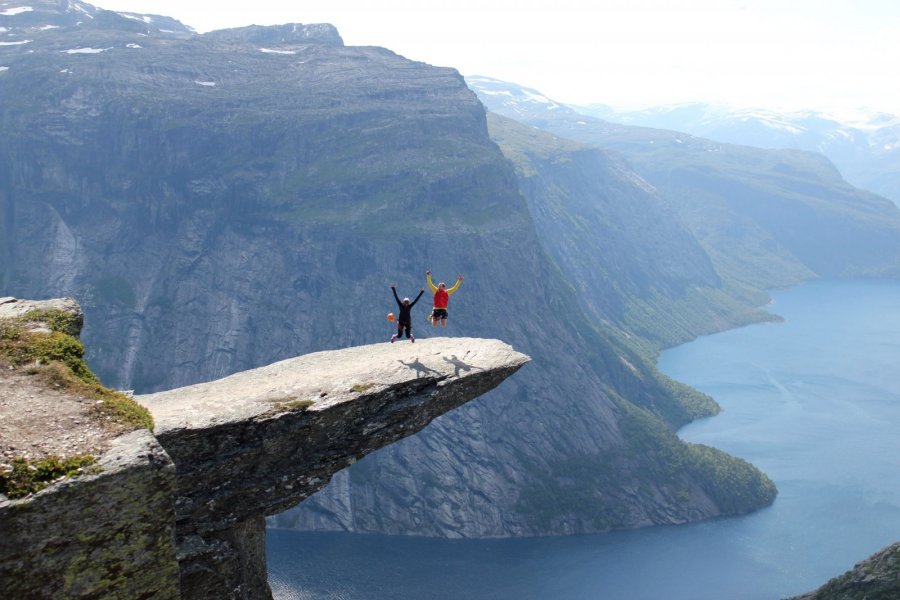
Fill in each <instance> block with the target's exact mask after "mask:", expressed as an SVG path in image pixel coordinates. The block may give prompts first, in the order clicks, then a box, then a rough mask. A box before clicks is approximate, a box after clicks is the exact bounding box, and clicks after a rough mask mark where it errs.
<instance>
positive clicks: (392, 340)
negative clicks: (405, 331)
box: [391, 333, 397, 344]
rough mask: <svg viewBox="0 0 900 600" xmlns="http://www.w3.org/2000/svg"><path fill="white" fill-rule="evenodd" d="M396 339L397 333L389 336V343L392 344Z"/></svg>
mask: <svg viewBox="0 0 900 600" xmlns="http://www.w3.org/2000/svg"><path fill="white" fill-rule="evenodd" d="M396 340H397V334H396V333H395V334H394V335H392V336H391V343H392V344H393V343H394V342H395V341H396Z"/></svg>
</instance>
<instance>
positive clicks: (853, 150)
mask: <svg viewBox="0 0 900 600" xmlns="http://www.w3.org/2000/svg"><path fill="white" fill-rule="evenodd" d="M573 108H574V109H575V110H577V111H579V112H583V113H585V114H587V115H591V116H594V117H599V118H601V119H605V120H607V121H612V122H615V123H622V124H625V125H636V126H641V127H652V128H656V129H668V130H674V131H682V132H684V133H689V134H691V135H695V136H697V137H703V138H707V139H710V140H715V141H718V142H726V143H730V144H741V145H745V146H755V147H758V148H772V149H795V150H807V151H809V152H817V153H820V154H823V155H825V156H826V157H827V158H828V159H829V160H831V161H832V162H833V163H834V164H835V166H837V167H838V169H839V170H840V172H841V174H842V175H843V176H844V177H845V178H846V179H847V181H848V182H850V183H851V184H853V185H854V186H856V187H859V188H862V189H865V190H869V191H871V192H874V193H876V194H878V195H880V196H884V197H885V198H888V199H890V200H892V201H893V202H894V203H895V204H900V116H898V115H891V114H886V113H882V112H876V111H869V110H864V109H859V110H855V111H842V112H823V111H801V112H776V111H772V110H764V109H746V108H745V109H738V108H732V107H729V106H727V105H712V104H702V103H693V104H679V105H671V106H659V107H653V108H648V109H644V110H632V111H617V110H613V109H611V108H609V107H607V106H603V105H589V106H584V107H573Z"/></svg>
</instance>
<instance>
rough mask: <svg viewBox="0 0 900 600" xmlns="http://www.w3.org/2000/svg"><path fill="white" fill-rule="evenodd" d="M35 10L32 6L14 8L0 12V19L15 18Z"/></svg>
mask: <svg viewBox="0 0 900 600" xmlns="http://www.w3.org/2000/svg"><path fill="white" fill-rule="evenodd" d="M33 10H34V9H33V8H31V7H30V6H15V7H13V8H7V9H6V10H0V17H14V16H16V15H21V14H22V13H27V12H31V11H33Z"/></svg>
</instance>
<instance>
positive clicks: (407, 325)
mask: <svg viewBox="0 0 900 600" xmlns="http://www.w3.org/2000/svg"><path fill="white" fill-rule="evenodd" d="M404 329H406V337H407V339H408V338H409V337H410V336H411V335H412V323H411V322H410V323H399V322H398V323H397V337H398V338H401V337H403V330H404Z"/></svg>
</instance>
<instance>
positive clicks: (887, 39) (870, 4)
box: [92, 0, 900, 115]
mask: <svg viewBox="0 0 900 600" xmlns="http://www.w3.org/2000/svg"><path fill="white" fill-rule="evenodd" d="M92 3H93V4H95V5H97V6H100V7H103V8H108V9H112V10H123V11H130V12H140V13H151V14H163V15H167V16H171V17H175V18H177V19H179V20H180V21H182V22H183V23H185V24H186V25H189V26H191V27H193V28H194V29H196V30H197V31H200V32H205V31H209V30H212V29H221V28H225V27H237V26H243V25H251V24H260V25H272V24H279V23H289V22H295V23H323V22H324V23H331V24H333V25H334V26H335V27H337V29H338V31H339V32H340V34H341V37H343V39H344V43H345V44H347V45H351V46H359V45H374V46H384V47H386V48H389V49H391V50H393V51H394V52H397V53H398V54H401V55H403V56H405V57H407V58H410V59H413V60H419V61H424V62H427V63H431V64H435V65H442V66H452V67H455V68H457V69H459V71H460V72H461V73H462V74H463V75H487V76H491V77H496V78H498V79H503V80H506V81H512V82H514V83H518V84H521V85H524V86H527V87H532V88H536V89H537V90H539V91H541V92H543V93H544V94H546V95H547V96H549V97H551V98H553V99H554V100H558V101H562V102H570V103H580V104H587V103H592V102H599V103H605V104H611V105H614V106H645V105H653V104H666V103H673V102H683V101H693V100H703V101H712V102H728V103H731V104H734V105H736V106H754V107H768V108H789V109H801V108H846V107H868V108H873V109H878V110H884V111H887V112H891V113H893V114H898V115H900V2H897V0H855V1H854V0H543V1H541V2H536V1H534V0H479V1H477V2H476V1H473V0H453V1H443V2H433V1H431V0H418V1H415V0H291V1H288V0H249V1H247V2H242V3H241V2H234V3H232V2H221V1H219V2H211V1H201V0H95V1H94V2H92Z"/></svg>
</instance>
